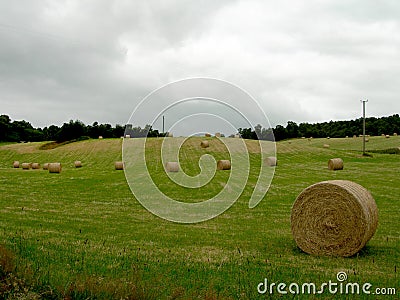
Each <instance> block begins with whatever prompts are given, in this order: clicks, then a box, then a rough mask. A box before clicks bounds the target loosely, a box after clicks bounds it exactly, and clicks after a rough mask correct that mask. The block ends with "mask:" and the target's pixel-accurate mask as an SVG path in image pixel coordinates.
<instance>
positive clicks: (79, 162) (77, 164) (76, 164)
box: [74, 160, 82, 168]
mask: <svg viewBox="0 0 400 300" xmlns="http://www.w3.org/2000/svg"><path fill="white" fill-rule="evenodd" d="M74 166H75V168H82V162H81V161H80V160H76V161H75V162H74Z"/></svg>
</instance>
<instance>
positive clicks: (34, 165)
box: [32, 163, 40, 170]
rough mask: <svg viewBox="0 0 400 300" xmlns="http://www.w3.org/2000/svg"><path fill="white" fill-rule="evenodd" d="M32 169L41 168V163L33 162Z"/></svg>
mask: <svg viewBox="0 0 400 300" xmlns="http://www.w3.org/2000/svg"><path fill="white" fill-rule="evenodd" d="M32 169H35V170H38V169H40V164H39V163H33V164H32Z"/></svg>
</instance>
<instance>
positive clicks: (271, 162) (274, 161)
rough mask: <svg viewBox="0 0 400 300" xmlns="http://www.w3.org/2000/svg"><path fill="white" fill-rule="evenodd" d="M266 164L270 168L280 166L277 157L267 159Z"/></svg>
mask: <svg viewBox="0 0 400 300" xmlns="http://www.w3.org/2000/svg"><path fill="white" fill-rule="evenodd" d="M265 164H266V165H267V166H269V167H275V166H277V165H278V160H277V159H276V157H275V156H270V157H267V158H266V159H265Z"/></svg>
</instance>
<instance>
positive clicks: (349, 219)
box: [291, 180, 378, 257]
mask: <svg viewBox="0 0 400 300" xmlns="http://www.w3.org/2000/svg"><path fill="white" fill-rule="evenodd" d="M377 226H378V208H377V206H376V203H375V201H374V199H373V198H372V196H371V194H370V193H369V192H368V191H367V190H366V189H365V188H364V187H362V186H361V185H359V184H357V183H354V182H351V181H347V180H331V181H323V182H319V183H316V184H314V185H311V186H309V187H308V188H306V189H305V190H303V191H302V192H301V193H300V195H299V196H298V197H297V199H296V201H295V202H294V204H293V207H292V213H291V229H292V234H293V238H294V240H295V242H296V244H297V246H298V247H299V248H300V249H301V250H303V251H304V252H306V253H309V254H312V255H325V256H342V257H348V256H352V255H354V254H356V253H357V252H359V251H360V250H361V249H362V248H363V247H364V246H365V244H366V243H367V242H368V241H369V240H370V239H371V238H372V236H373V235H374V233H375V231H376V228H377Z"/></svg>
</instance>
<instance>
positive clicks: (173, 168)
mask: <svg viewBox="0 0 400 300" xmlns="http://www.w3.org/2000/svg"><path fill="white" fill-rule="evenodd" d="M165 170H166V171H167V172H179V163H177V162H176V161H169V162H167V163H166V164H165Z"/></svg>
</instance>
